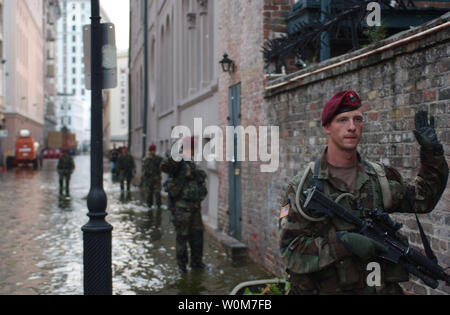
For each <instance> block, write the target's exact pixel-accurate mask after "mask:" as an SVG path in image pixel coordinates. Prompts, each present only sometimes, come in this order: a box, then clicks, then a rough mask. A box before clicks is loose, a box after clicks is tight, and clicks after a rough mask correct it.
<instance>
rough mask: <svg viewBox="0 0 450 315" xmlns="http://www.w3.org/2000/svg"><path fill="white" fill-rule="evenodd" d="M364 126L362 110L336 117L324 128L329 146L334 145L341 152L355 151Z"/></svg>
mask: <svg viewBox="0 0 450 315" xmlns="http://www.w3.org/2000/svg"><path fill="white" fill-rule="evenodd" d="M363 125H364V116H363V114H362V109H361V108H359V109H357V110H354V111H351V112H347V113H342V114H339V115H336V116H335V117H334V118H333V120H332V121H331V122H330V123H329V124H328V125H326V126H324V129H325V132H326V133H327V135H328V140H329V141H328V142H329V146H330V145H334V146H336V147H337V148H338V149H340V150H344V151H353V150H355V149H356V147H357V146H358V143H359V141H360V140H361V135H362V130H363Z"/></svg>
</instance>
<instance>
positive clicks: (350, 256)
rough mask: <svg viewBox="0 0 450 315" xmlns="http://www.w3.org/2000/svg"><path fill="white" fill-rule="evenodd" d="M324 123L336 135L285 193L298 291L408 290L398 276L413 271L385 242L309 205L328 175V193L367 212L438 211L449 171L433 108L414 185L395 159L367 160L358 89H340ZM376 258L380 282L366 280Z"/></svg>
mask: <svg viewBox="0 0 450 315" xmlns="http://www.w3.org/2000/svg"><path fill="white" fill-rule="evenodd" d="M322 125H323V126H324V129H325V131H326V133H327V135H328V139H329V141H328V147H327V149H325V152H324V153H323V155H322V157H321V159H320V160H319V161H316V163H314V162H312V163H311V164H310V165H309V166H308V167H307V168H306V170H305V171H303V172H301V173H300V174H298V175H297V176H295V177H294V178H293V179H292V180H291V181H290V182H289V184H288V186H287V189H286V193H285V196H284V197H283V198H282V210H281V212H280V225H279V227H280V251H281V255H282V259H283V262H284V264H285V266H286V267H287V272H288V274H289V275H290V281H291V284H292V293H293V294H403V290H402V289H401V287H400V286H399V285H398V283H400V282H405V281H408V279H409V275H408V273H407V272H406V271H405V270H404V269H403V267H401V265H393V264H389V263H386V262H383V261H379V260H378V258H377V254H379V253H381V252H383V251H385V250H386V248H384V246H383V245H381V244H380V243H377V242H375V241H373V240H372V239H369V238H367V237H365V236H363V235H361V234H358V233H357V231H354V227H353V226H352V225H350V224H349V223H347V222H345V221H342V220H340V219H336V218H334V219H329V218H318V217H316V216H315V215H314V214H313V213H309V212H308V211H306V210H305V209H303V208H302V206H303V204H304V202H305V199H306V196H307V195H308V192H309V191H310V190H311V188H312V187H313V186H317V184H318V183H322V184H321V185H322V186H323V191H324V192H325V194H327V195H328V196H330V197H331V198H332V199H333V200H336V201H337V202H339V203H340V204H341V205H343V206H344V207H346V208H347V209H349V210H351V211H352V212H353V213H354V214H356V215H358V216H360V217H361V218H365V215H364V213H365V211H366V210H370V209H373V208H378V209H384V210H385V211H387V212H388V213H393V212H400V213H407V212H408V213H428V212H430V211H432V210H433V208H434V207H435V205H436V204H437V202H438V201H439V199H440V197H441V195H442V193H443V191H444V189H445V187H446V184H447V179H448V165H447V163H446V160H445V157H444V153H443V149H442V145H441V144H439V142H438V139H437V136H436V133H435V130H434V118H431V122H430V124H429V123H428V113H427V112H424V111H419V112H418V113H417V114H416V130H414V134H415V136H416V139H417V141H418V142H419V144H420V146H421V151H420V158H421V164H420V169H419V172H418V175H417V177H416V179H415V181H414V183H413V184H412V185H408V184H406V183H404V181H403V179H402V176H401V175H400V173H399V172H398V171H396V170H395V169H393V168H392V167H389V166H386V165H382V164H378V163H372V162H369V161H366V160H363V159H362V158H361V156H360V155H359V154H358V152H357V145H358V143H359V140H360V137H361V133H362V127H363V114H362V110H361V102H360V99H359V96H358V95H357V94H356V93H355V92H353V91H343V92H339V93H337V94H336V95H335V96H333V98H331V99H330V101H328V102H327V104H326V105H325V108H324V111H323V113H322ZM315 174H317V178H316V179H314V176H315ZM387 192H390V196H387V195H389V194H388V193H387ZM405 241H407V239H406V238H405ZM370 262H378V263H379V264H380V266H381V286H379V287H369V286H368V285H367V283H366V277H367V276H368V273H369V272H368V271H366V269H367V265H368V263H370Z"/></svg>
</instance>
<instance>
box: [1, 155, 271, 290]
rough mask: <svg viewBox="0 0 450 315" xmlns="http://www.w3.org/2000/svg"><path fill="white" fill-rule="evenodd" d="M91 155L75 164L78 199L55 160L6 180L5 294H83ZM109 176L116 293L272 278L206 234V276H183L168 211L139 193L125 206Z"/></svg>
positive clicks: (229, 284) (5, 175)
mask: <svg viewBox="0 0 450 315" xmlns="http://www.w3.org/2000/svg"><path fill="white" fill-rule="evenodd" d="M89 162H90V159H89V156H78V157H76V158H75V164H76V170H75V172H74V174H73V175H72V179H71V185H70V191H71V200H61V199H60V198H59V196H58V193H59V189H58V176H57V173H56V171H55V170H56V163H57V161H56V160H44V163H43V167H42V169H41V170H38V171H33V170H31V169H13V170H10V171H8V172H6V173H0V235H1V236H0V294H1V295H13V294H14V295H15V294H31V295H34V294H40V295H69V294H77V295H78V294H83V241H82V239H83V235H82V232H81V227H82V226H83V225H85V224H86V223H87V221H88V217H87V216H86V214H87V211H88V210H87V205H86V197H87V194H88V192H89V186H90V165H89ZM110 178H111V177H110V174H105V176H104V188H105V191H106V193H107V196H108V210H107V212H108V216H107V217H106V220H107V221H108V223H110V224H111V225H112V226H113V228H114V229H113V232H112V268H113V293H114V294H121V295H122V294H126V295H128V294H133V295H135V294H138V295H141V294H166V295H173V294H193V295H204V294H228V293H229V292H230V291H231V290H232V289H233V288H234V287H235V286H236V285H237V284H239V283H240V282H244V281H249V280H258V279H268V278H272V275H270V274H269V273H267V272H265V271H264V270H262V269H260V268H259V267H258V266H256V265H255V264H254V263H252V262H249V263H247V264H240V266H237V265H235V264H233V263H232V262H231V261H230V260H229V259H228V258H227V257H226V255H225V254H224V253H223V252H222V251H221V250H219V249H218V248H216V247H215V246H214V245H213V243H212V241H211V239H210V237H209V236H208V235H207V234H206V233H205V248H204V263H205V264H206V266H207V268H206V269H205V270H203V271H192V270H190V271H189V273H188V274H187V275H185V276H180V275H179V274H178V271H177V265H176V261H175V231H174V229H173V226H172V224H171V222H170V216H169V212H168V211H167V209H166V208H163V209H162V210H156V209H149V208H148V207H147V206H146V205H145V203H144V202H143V201H142V200H143V198H142V197H143V196H142V194H141V192H140V191H138V190H137V188H134V190H132V194H131V196H130V200H127V201H123V200H122V201H121V199H120V187H119V185H118V184H117V183H112V181H111V180H110Z"/></svg>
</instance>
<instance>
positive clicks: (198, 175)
mask: <svg viewBox="0 0 450 315" xmlns="http://www.w3.org/2000/svg"><path fill="white" fill-rule="evenodd" d="M186 142H187V145H184V148H185V150H184V151H183V152H184V154H186V155H185V157H186V156H187V157H189V156H190V157H191V158H190V160H191V161H189V159H188V158H184V159H183V160H181V161H180V162H175V161H174V160H173V159H172V157H171V156H170V152H167V153H166V158H165V159H164V161H163V162H162V165H161V170H162V171H163V172H165V173H167V174H168V175H169V179H168V180H167V181H166V182H165V183H164V188H165V190H166V192H167V193H168V195H169V209H170V211H171V213H172V221H173V224H174V226H175V230H176V234H177V235H176V257H177V264H178V269H179V271H180V273H181V274H184V273H186V272H187V269H186V265H187V263H188V248H187V244H188V243H189V246H190V249H191V260H190V266H191V268H194V269H202V268H204V267H205V266H204V264H203V262H202V257H203V222H202V215H201V202H202V200H203V199H204V198H205V197H206V195H207V193H208V191H207V188H206V173H205V172H204V171H202V170H200V169H198V168H197V166H196V165H195V163H194V162H192V160H193V158H192V157H193V155H194V139H193V138H192V139H190V140H189V141H185V143H186ZM189 142H190V145H189ZM189 146H190V148H189Z"/></svg>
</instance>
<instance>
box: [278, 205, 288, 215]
mask: <svg viewBox="0 0 450 315" xmlns="http://www.w3.org/2000/svg"><path fill="white" fill-rule="evenodd" d="M288 214H289V204H287V205H285V206H283V207H281V211H280V219H282V218H284V217H287V216H288Z"/></svg>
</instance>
